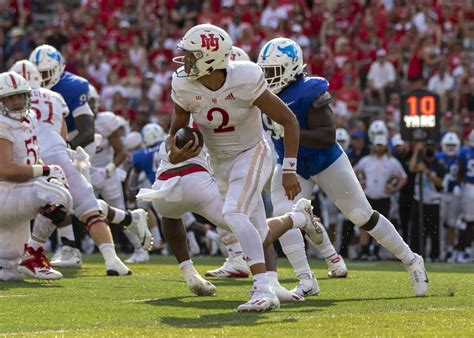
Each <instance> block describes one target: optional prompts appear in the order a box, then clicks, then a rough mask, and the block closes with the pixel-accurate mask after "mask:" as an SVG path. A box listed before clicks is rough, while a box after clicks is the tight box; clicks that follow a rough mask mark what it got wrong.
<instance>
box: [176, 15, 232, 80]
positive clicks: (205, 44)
mask: <svg viewBox="0 0 474 338" xmlns="http://www.w3.org/2000/svg"><path fill="white" fill-rule="evenodd" d="M232 44H233V41H232V38H231V37H230V35H229V34H227V32H226V31H225V30H223V29H222V28H220V27H217V26H214V25H211V24H208V23H206V24H202V25H197V26H194V27H192V28H191V29H190V30H188V31H187V32H186V34H184V36H183V38H182V39H181V41H180V42H179V43H178V49H179V50H182V51H184V52H189V53H192V54H193V55H194V57H195V58H196V61H195V63H194V64H193V65H192V66H191V69H190V71H189V73H186V72H185V70H184V67H180V68H179V69H178V70H177V71H176V74H177V76H179V77H187V78H188V79H190V80H196V79H198V78H200V77H201V76H204V75H207V74H210V73H212V72H213V71H214V70H215V69H225V68H226V67H227V66H228V65H229V61H230V54H231V52H232ZM184 58H185V56H178V57H175V58H174V59H173V61H174V62H175V63H178V64H182V65H184Z"/></svg>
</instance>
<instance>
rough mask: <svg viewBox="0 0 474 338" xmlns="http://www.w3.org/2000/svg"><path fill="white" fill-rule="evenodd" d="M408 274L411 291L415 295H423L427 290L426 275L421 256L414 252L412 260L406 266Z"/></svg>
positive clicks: (427, 281)
mask: <svg viewBox="0 0 474 338" xmlns="http://www.w3.org/2000/svg"><path fill="white" fill-rule="evenodd" d="M406 268H407V270H408V273H409V275H410V279H411V284H412V286H413V291H414V292H415V295H417V296H425V295H426V293H427V292H428V283H429V280H428V275H427V274H426V270H425V264H424V262H423V257H421V256H420V255H417V254H415V259H414V261H413V262H412V263H411V264H410V265H407V266H406Z"/></svg>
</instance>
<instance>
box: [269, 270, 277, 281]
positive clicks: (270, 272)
mask: <svg viewBox="0 0 474 338" xmlns="http://www.w3.org/2000/svg"><path fill="white" fill-rule="evenodd" d="M267 276H268V279H276V280H278V272H276V271H267Z"/></svg>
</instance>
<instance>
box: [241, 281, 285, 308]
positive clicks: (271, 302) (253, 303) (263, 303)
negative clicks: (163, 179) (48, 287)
mask: <svg viewBox="0 0 474 338" xmlns="http://www.w3.org/2000/svg"><path fill="white" fill-rule="evenodd" d="M251 294H252V296H251V297H250V300H249V301H248V302H247V303H244V304H241V305H239V306H238V307H237V311H239V312H263V311H271V310H276V309H278V308H280V301H279V300H278V297H277V296H276V295H275V293H274V292H272V291H266V290H259V289H257V288H255V287H254V288H253V290H252V292H251Z"/></svg>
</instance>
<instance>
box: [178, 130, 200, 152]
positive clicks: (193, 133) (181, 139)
mask: <svg viewBox="0 0 474 338" xmlns="http://www.w3.org/2000/svg"><path fill="white" fill-rule="evenodd" d="M196 140H197V141H198V142H199V146H200V147H201V148H202V146H203V144H204V139H203V138H202V134H201V132H200V131H199V129H196V128H191V127H184V128H181V129H179V130H178V131H177V132H176V146H177V147H178V148H180V149H181V148H183V147H184V146H185V145H186V143H188V142H189V141H196Z"/></svg>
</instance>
